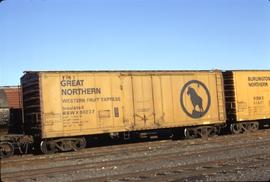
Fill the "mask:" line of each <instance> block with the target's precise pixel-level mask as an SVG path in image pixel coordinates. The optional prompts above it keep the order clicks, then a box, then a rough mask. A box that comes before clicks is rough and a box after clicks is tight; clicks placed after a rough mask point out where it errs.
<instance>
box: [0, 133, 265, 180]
mask: <svg viewBox="0 0 270 182" xmlns="http://www.w3.org/2000/svg"><path fill="white" fill-rule="evenodd" d="M269 146H270V131H268V130H263V131H259V132H256V133H249V134H242V135H227V136H220V137H212V138H209V139H195V140H179V141H170V140H166V141H155V142H144V143H135V144H127V145H115V146H108V147H99V148H94V149H91V148H90V149H85V150H83V151H81V152H70V153H60V154H53V155H42V156H27V157H26V158H24V157H22V158H18V157H14V158H11V159H4V160H2V161H1V166H2V168H1V177H2V179H3V181H24V180H27V181H35V180H40V181H48V180H49V181H71V180H79V181H81V180H86V181H87V180H88V181H89V179H91V180H95V181H132V180H133V181H136V180H146V181H149V180H155V181H157V180H160V181H162V180H164V179H183V178H185V177H186V175H185V174H186V173H187V172H186V171H188V172H189V173H190V170H191V171H192V172H193V173H192V174H193V176H195V178H196V175H197V176H199V178H202V179H203V178H204V177H205V176H202V175H201V173H200V172H204V171H205V169H207V171H208V173H209V170H208V169H210V168H209V167H207V166H213V165H218V164H224V162H222V161H231V163H233V161H234V160H236V159H240V161H248V160H249V159H250V160H251V159H253V158H254V160H255V159H256V158H258V156H265V158H264V159H269V154H270V147H269ZM265 161H266V163H267V162H269V160H265ZM33 163H34V164H33ZM228 164H229V163H228ZM267 164H268V163H267ZM218 166H219V167H216V168H215V167H213V168H211V170H212V171H214V172H217V171H220V170H226V167H224V165H218ZM225 166H226V165H225ZM268 166H270V165H268ZM192 169H193V170H192ZM194 169H198V170H194ZM199 169H204V170H199ZM211 170H210V171H211ZM177 171H178V172H177ZM269 179H270V178H269Z"/></svg>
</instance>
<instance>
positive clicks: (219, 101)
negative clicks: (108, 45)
mask: <svg viewBox="0 0 270 182" xmlns="http://www.w3.org/2000/svg"><path fill="white" fill-rule="evenodd" d="M21 86H22V92H23V111H24V112H23V113H24V124H25V134H27V135H31V136H33V137H34V139H35V142H36V143H40V148H41V151H42V152H43V153H53V152H55V151H57V150H58V151H69V150H79V149H81V148H83V147H85V145H86V140H85V138H84V136H91V135H98V134H108V135H111V136H124V137H125V138H130V135H132V134H133V133H134V132H140V131H153V130H158V129H172V130H173V129H177V128H183V127H185V128H186V129H185V135H186V136H188V137H193V136H195V135H199V136H208V135H213V134H216V133H218V132H219V130H220V126H221V125H222V124H225V121H226V114H225V104H224V103H225V102H224V91H223V78H222V73H221V71H110V72H105V71H93V72H26V73H25V75H24V76H23V77H22V79H21ZM174 131H175V132H176V131H178V130H174Z"/></svg>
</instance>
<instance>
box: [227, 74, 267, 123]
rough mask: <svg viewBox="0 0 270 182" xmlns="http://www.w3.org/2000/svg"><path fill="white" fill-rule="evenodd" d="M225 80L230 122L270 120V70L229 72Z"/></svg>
mask: <svg viewBox="0 0 270 182" xmlns="http://www.w3.org/2000/svg"><path fill="white" fill-rule="evenodd" d="M224 80H225V93H226V94H225V95H226V101H227V102H226V108H227V113H228V118H229V120H231V121H251V120H264V119H269V118H270V70H249V71H248V70H246V71H227V72H225V73H224Z"/></svg>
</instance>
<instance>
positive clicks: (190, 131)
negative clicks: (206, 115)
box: [184, 128, 196, 139]
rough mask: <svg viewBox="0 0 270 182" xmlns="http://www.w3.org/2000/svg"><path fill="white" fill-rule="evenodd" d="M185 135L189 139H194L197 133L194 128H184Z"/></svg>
mask: <svg viewBox="0 0 270 182" xmlns="http://www.w3.org/2000/svg"><path fill="white" fill-rule="evenodd" d="M184 136H185V138H187V139H192V138H195V137H196V134H195V133H194V130H193V129H191V128H185V130H184Z"/></svg>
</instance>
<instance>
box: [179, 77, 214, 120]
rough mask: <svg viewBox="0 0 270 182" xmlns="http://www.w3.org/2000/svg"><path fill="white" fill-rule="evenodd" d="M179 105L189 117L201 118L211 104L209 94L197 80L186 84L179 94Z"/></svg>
mask: <svg viewBox="0 0 270 182" xmlns="http://www.w3.org/2000/svg"><path fill="white" fill-rule="evenodd" d="M180 104H181V107H182V109H183V111H184V112H185V113H186V114H187V115H188V116H189V117H191V118H201V117H203V116H204V115H205V114H206V113H207V112H208V110H209V108H210V104H211V98H210V93H209V91H208V89H207V87H206V86H205V84H204V83H202V82H201V81H198V80H191V81H189V82H187V83H186V84H185V85H184V87H183V88H182V90H181V93H180ZM204 108H205V109H204Z"/></svg>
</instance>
